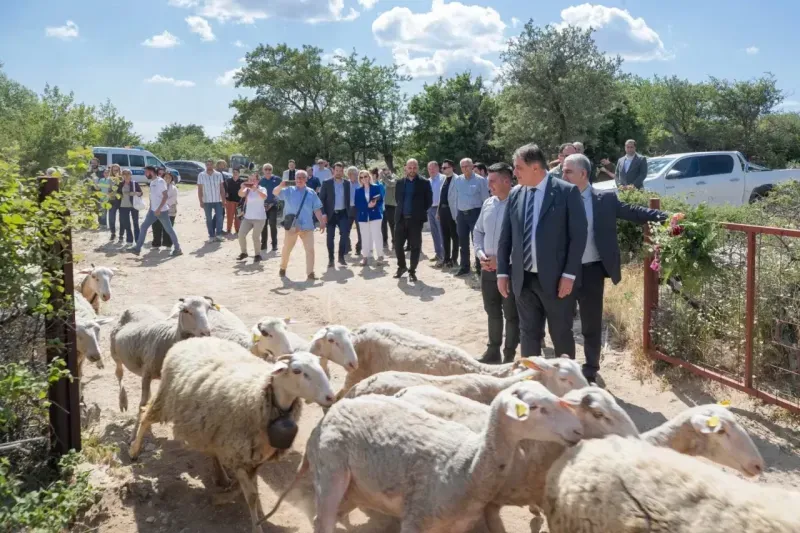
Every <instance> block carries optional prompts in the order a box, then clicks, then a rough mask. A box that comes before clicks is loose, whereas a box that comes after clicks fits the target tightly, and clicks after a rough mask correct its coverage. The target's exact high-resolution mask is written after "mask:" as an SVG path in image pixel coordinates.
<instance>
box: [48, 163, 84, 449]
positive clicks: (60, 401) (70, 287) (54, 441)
mask: <svg viewBox="0 0 800 533" xmlns="http://www.w3.org/2000/svg"><path fill="white" fill-rule="evenodd" d="M58 188H59V178H42V180H41V189H40V194H39V200H40V202H41V201H44V199H45V198H47V196H49V195H51V194H52V193H54V192H56V191H58ZM62 216H63V217H64V218H65V219H69V216H70V215H69V212H68V211H67V212H65V213H63V215H62ZM63 231H64V233H63V235H62V240H61V241H60V242H59V241H56V242H55V243H54V244H53V245H52V253H53V255H54V256H56V257H59V258H60V261H59V262H58V263H60V264H47V265H43V267H44V270H47V271H49V274H50V275H51V279H57V278H59V277H61V276H63V279H64V292H63V293H62V292H59V291H52V293H51V295H50V300H49V303H50V305H52V306H53V311H52V316H50V317H48V318H47V319H46V320H45V337H46V342H47V364H48V365H49V364H51V363H52V362H53V360H54V359H56V358H58V357H60V358H62V359H63V360H64V361H65V362H66V363H67V369H68V370H69V372H70V374H72V376H73V378H74V379H73V380H68V379H60V380H58V381H57V382H56V383H53V384H52V385H51V386H50V394H49V396H50V402H51V405H50V427H51V449H52V450H53V451H54V452H55V453H56V454H57V455H64V454H65V453H67V452H68V451H69V450H75V451H80V450H81V415H80V412H81V411H80V393H79V384H78V379H77V378H78V352H77V345H76V343H75V311H74V309H73V308H72V306H69V305H68V303H67V301H66V299H65V296H66V295H69V296H72V295H73V294H74V289H75V287H74V283H73V279H72V276H73V272H72V232H71V231H70V229H69V227H68V226H67V225H66V224H65V229H64V230H63Z"/></svg>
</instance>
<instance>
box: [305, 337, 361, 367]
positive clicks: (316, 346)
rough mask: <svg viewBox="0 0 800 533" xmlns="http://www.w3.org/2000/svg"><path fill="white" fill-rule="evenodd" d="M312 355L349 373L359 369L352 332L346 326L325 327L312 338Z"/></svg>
mask: <svg viewBox="0 0 800 533" xmlns="http://www.w3.org/2000/svg"><path fill="white" fill-rule="evenodd" d="M310 351H311V353H313V354H315V355H318V356H319V357H323V358H325V359H329V360H331V361H333V362H334V363H336V364H337V365H339V366H341V367H343V368H344V369H345V370H347V371H348V372H350V371H352V370H356V369H358V355H356V349H355V347H354V346H353V337H352V336H351V334H350V330H349V329H347V328H346V327H344V326H325V327H324V328H322V329H320V330H319V331H318V332H317V333H316V334H315V335H314V337H312V338H311V348H310Z"/></svg>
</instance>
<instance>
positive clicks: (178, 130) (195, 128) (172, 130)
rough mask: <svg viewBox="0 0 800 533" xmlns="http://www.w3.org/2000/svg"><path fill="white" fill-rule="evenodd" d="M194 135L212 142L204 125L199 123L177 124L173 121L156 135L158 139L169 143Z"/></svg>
mask: <svg viewBox="0 0 800 533" xmlns="http://www.w3.org/2000/svg"><path fill="white" fill-rule="evenodd" d="M190 135H191V136H194V137H196V138H197V139H198V140H200V141H206V142H211V139H209V138H208V137H207V136H206V131H205V129H204V128H203V126H199V125H197V124H186V125H183V124H177V123H175V122H173V123H172V124H170V125H169V126H165V127H163V128H161V131H160V132H158V137H156V141H157V142H160V143H168V142H172V141H175V140H177V139H180V138H182V137H188V136H190Z"/></svg>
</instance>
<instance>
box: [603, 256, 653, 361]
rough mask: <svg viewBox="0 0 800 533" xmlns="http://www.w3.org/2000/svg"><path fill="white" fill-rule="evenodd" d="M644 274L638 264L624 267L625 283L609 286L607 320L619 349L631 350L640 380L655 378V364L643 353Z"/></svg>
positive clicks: (607, 283) (604, 304)
mask: <svg viewBox="0 0 800 533" xmlns="http://www.w3.org/2000/svg"><path fill="white" fill-rule="evenodd" d="M643 288H644V274H643V273H642V267H641V266H640V265H638V264H633V265H625V266H623V267H622V281H620V282H619V284H618V285H614V284H613V283H611V281H607V282H606V290H605V298H604V303H603V309H604V315H605V316H604V318H605V321H606V324H608V327H609V330H610V331H611V338H612V340H613V342H614V344H616V345H617V347H618V348H623V349H625V350H629V351H630V352H631V353H632V355H633V358H632V360H631V362H632V363H633V366H634V368H635V370H636V372H637V373H638V374H640V377H643V376H645V375H652V366H653V362H652V360H651V359H650V358H649V357H647V356H646V355H645V354H644V351H643V350H642V313H643V309H644V292H643Z"/></svg>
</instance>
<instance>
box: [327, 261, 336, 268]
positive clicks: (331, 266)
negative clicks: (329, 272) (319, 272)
mask: <svg viewBox="0 0 800 533" xmlns="http://www.w3.org/2000/svg"><path fill="white" fill-rule="evenodd" d="M334 266H335V265H334V263H333V259H328V268H333V267H334Z"/></svg>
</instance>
